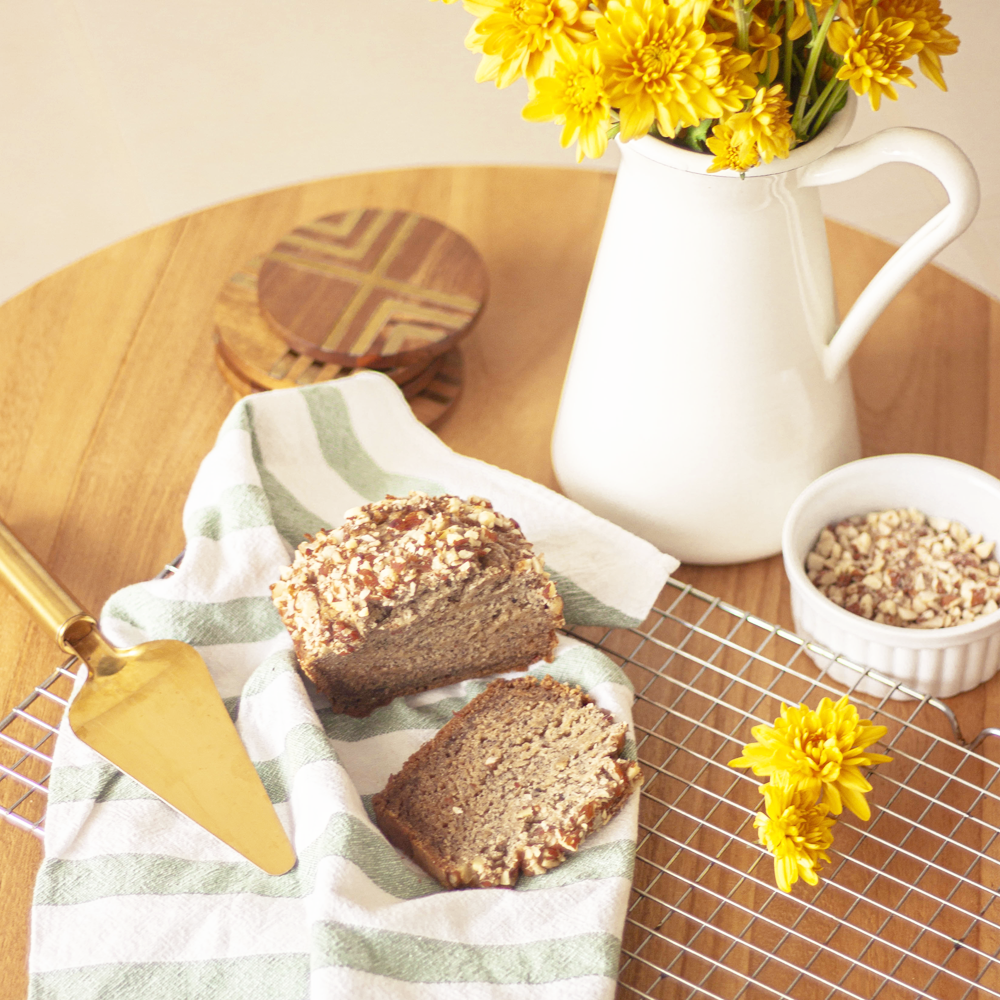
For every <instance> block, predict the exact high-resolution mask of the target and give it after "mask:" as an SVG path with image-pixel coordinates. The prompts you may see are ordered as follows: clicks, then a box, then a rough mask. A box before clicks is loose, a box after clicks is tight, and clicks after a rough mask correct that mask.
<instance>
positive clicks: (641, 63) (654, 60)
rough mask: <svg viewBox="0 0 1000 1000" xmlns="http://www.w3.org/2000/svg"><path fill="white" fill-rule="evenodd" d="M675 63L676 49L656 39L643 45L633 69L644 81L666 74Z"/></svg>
mask: <svg viewBox="0 0 1000 1000" xmlns="http://www.w3.org/2000/svg"><path fill="white" fill-rule="evenodd" d="M676 64H677V50H676V49H675V48H673V47H672V46H670V45H667V44H666V43H665V42H663V41H660V40H657V41H655V42H650V43H649V44H647V45H644V46H643V47H642V48H641V49H640V50H639V52H638V55H637V58H636V61H635V69H636V73H637V74H638V75H639V76H641V77H642V79H643V81H644V82H645V83H649V82H650V81H652V80H659V79H661V78H662V77H664V76H667V75H668V74H669V73H670V72H671V70H673V69H674V67H675V66H676Z"/></svg>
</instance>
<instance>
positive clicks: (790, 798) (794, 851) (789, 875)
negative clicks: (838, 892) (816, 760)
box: [754, 777, 834, 892]
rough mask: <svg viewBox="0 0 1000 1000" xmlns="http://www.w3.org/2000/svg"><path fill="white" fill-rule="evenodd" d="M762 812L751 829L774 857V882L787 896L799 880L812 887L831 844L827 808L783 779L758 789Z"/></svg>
mask: <svg viewBox="0 0 1000 1000" xmlns="http://www.w3.org/2000/svg"><path fill="white" fill-rule="evenodd" d="M760 792H761V794H762V795H763V796H764V808H765V809H766V810H767V811H766V812H762V813H757V817H756V819H755V820H754V827H755V828H756V830H757V836H758V838H759V839H760V842H761V843H762V844H763V845H764V846H765V847H766V848H767V849H768V850H769V851H770V852H771V853H772V854H773V855H774V880H775V882H777V884H778V888H779V889H781V890H782V891H783V892H791V889H792V885H793V884H794V883H795V882H797V881H798V880H799V879H800V878H801V879H802V880H803V881H805V882H808V883H809V884H810V885H816V883H817V882H818V881H819V876H818V875H817V873H816V870H817V869H818V868H819V866H820V862H823V861H826V862H829V860H830V858H829V856H828V855H827V853H826V851H827V849H828V848H829V847H830V845H831V844H832V843H833V832H832V830H831V829H830V828H831V827H832V826H833V824H834V820H832V819H830V818H829V817H828V816H827V813H828V812H829V811H830V807H829V806H828V805H827V804H826V803H825V802H820V801H819V800H818V799H817V797H816V795H815V794H810V793H809V792H808V791H806V790H805V789H803V788H800V787H798V786H797V785H795V784H794V783H793V782H790V781H789V780H788V779H787V778H784V777H776V778H772V779H771V781H770V782H769V783H768V784H766V785H761V786H760Z"/></svg>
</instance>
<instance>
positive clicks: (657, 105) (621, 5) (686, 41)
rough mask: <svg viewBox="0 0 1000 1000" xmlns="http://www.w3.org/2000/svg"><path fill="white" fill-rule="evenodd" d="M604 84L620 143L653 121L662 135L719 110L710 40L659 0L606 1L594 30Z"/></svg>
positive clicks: (717, 66) (716, 56)
mask: <svg viewBox="0 0 1000 1000" xmlns="http://www.w3.org/2000/svg"><path fill="white" fill-rule="evenodd" d="M596 31H597V39H598V42H597V44H598V54H599V56H600V59H601V63H602V65H603V66H604V71H605V85H606V86H607V89H608V94H609V97H610V99H611V104H612V106H613V107H616V108H618V111H619V115H620V117H621V136H622V139H624V140H628V139H634V138H636V136H640V135H645V134H646V133H647V132H648V131H649V129H650V127H651V126H652V124H653V122H654V121H655V122H656V124H657V125H658V126H659V129H660V131H661V132H662V133H663V134H664V135H667V136H671V137H672V136H674V135H675V134H676V132H677V129H678V128H680V127H682V126H695V125H697V124H698V122H700V121H701V120H702V119H703V118H718V117H719V116H720V115H721V114H722V113H723V107H722V105H721V104H720V103H719V101H718V100H717V99H716V97H715V95H714V94H713V93H712V88H713V87H714V86H715V84H716V83H717V82H718V80H719V76H720V62H721V60H720V56H719V51H718V49H716V48H715V46H714V45H713V44H712V42H713V41H714V38H715V36H714V35H712V34H711V33H707V32H705V31H702V30H701V29H700V28H696V27H695V26H694V23H693V22H692V21H691V20H689V19H688V18H686V17H684V15H683V14H682V13H681V11H680V10H679V8H677V7H673V6H670V5H669V4H667V3H666V2H665V0H610V2H609V3H608V6H607V10H606V12H605V14H604V16H603V17H602V18H600V19H599V20H598V22H597V26H596Z"/></svg>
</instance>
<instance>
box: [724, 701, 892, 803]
mask: <svg viewBox="0 0 1000 1000" xmlns="http://www.w3.org/2000/svg"><path fill="white" fill-rule="evenodd" d="M752 732H753V737H754V739H755V740H757V742H756V743H750V744H748V745H747V746H745V747H744V748H743V756H742V757H737V758H736V759H735V760H732V761H730V762H729V764H730V767H752V768H753V773H754V774H756V775H758V776H760V777H771V778H773V777H774V776H775V775H784V776H785V777H787V778H788V779H789V780H790V781H792V782H795V783H797V784H798V786H799V787H801V788H802V789H803V790H804V791H805V792H807V793H808V794H813V795H820V794H822V796H823V797H824V800H825V801H826V802H827V803H828V804H829V806H830V812H832V813H833V814H834V815H839V814H840V813H841V811H842V810H843V808H844V807H845V806H846V807H847V808H848V809H849V810H850V811H851V812H852V813H854V815H855V816H857V817H858V819H863V820H867V819H868V818H869V817H870V816H871V810H870V809H869V808H868V803H867V802H866V801H865V795H864V793H865V792H870V791H871V787H872V786H871V785H869V784H868V782H867V781H866V780H865V779H864V778H863V777H862V775H861V768H863V767H871V766H872V765H873V764H885V763H888V762H889V761H890V760H892V758H891V757H886V756H885V755H884V754H880V753H874V752H872V751H869V750H868V747H870V746H871V745H872V744H873V743H874V742H875V741H876V740H880V739H881V738H882V737H883V736H884V735H885V732H886V729H885V726H874V725H872V723H871V722H870V721H869V720H868V719H859V718H858V710H857V709H856V708H855V707H854V706H853V705H852V704H850V702H849V701H848V699H847V695H844V697H843V698H841V699H840V701H838V702H837V703H836V704H834V703H833V702H832V701H830V699H829V698H824V699H823V700H822V701H821V702H820V703H819V707H818V708H817V709H816V710H815V711H813V710H812V709H810V708H809V707H808V706H807V705H799V707H798V708H789V707H788V706H787V705H784V704H782V706H781V715H780V717H779V718H777V719H776V720H775V722H774V725H773V726H754V728H753V730H752Z"/></svg>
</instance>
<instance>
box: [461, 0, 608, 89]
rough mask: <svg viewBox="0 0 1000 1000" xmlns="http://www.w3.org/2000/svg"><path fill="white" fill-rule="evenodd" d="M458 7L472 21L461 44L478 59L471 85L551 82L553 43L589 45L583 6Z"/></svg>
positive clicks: (574, 0)
mask: <svg viewBox="0 0 1000 1000" xmlns="http://www.w3.org/2000/svg"><path fill="white" fill-rule="evenodd" d="M464 6H465V9H466V10H467V11H468V12H469V13H470V14H475V15H477V16H478V20H477V21H476V22H475V24H473V26H472V29H471V30H470V31H469V34H468V36H467V37H466V39H465V45H466V48H468V49H471V50H472V51H473V52H482V53H483V58H482V60H481V61H480V63H479V68H478V69H477V70H476V82H477V83H482V82H483V81H485V80H495V81H496V85H497V86H498V87H508V86H510V84H512V83H513V82H514V81H515V80H516V79H517V78H518V77H520V76H522V75H523V76H526V77H527V78H528V79H529V80H533V79H534V78H535V77H537V76H551V74H552V71H553V69H554V68H555V63H556V50H555V40H556V39H557V38H560V37H566V38H568V39H569V40H571V41H574V42H578V43H584V42H586V41H588V40H590V39H591V38H592V37H593V25H594V20H595V19H596V17H597V14H596V12H594V11H588V10H587V3H586V0H581V2H578V0H465V3H464Z"/></svg>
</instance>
